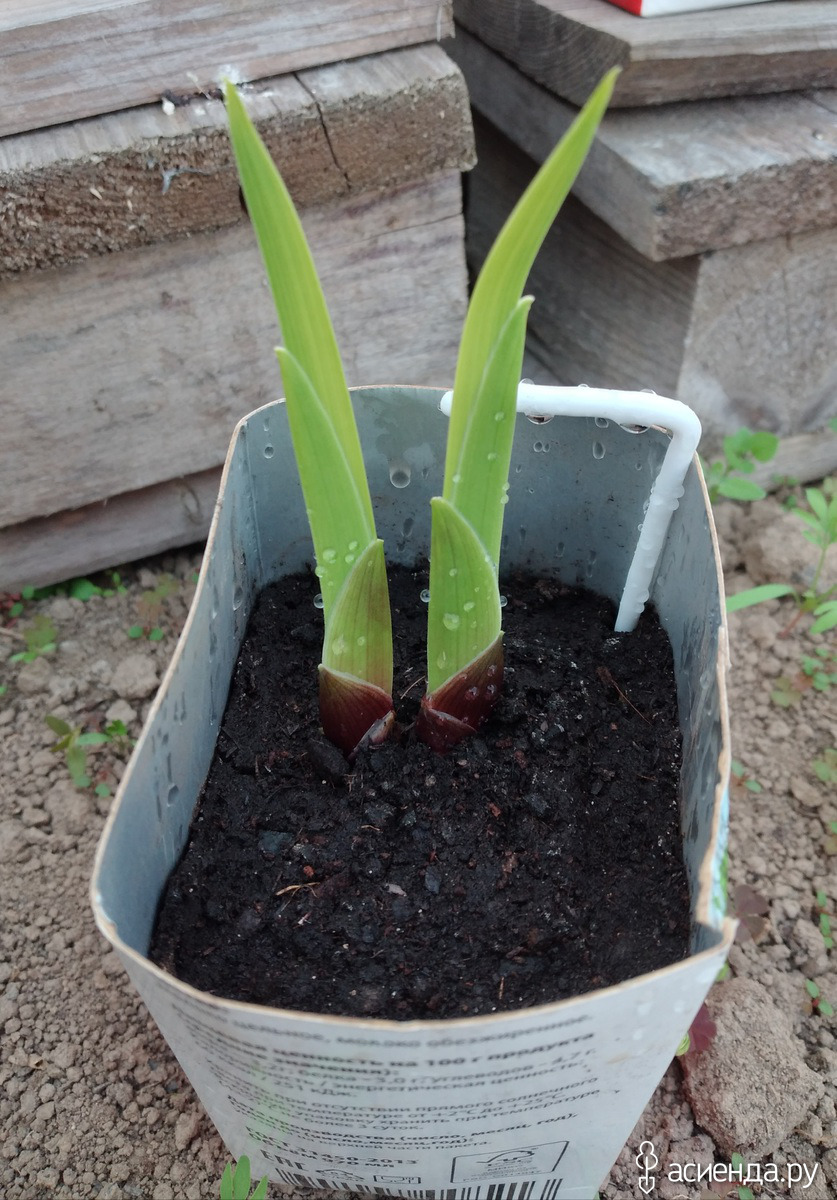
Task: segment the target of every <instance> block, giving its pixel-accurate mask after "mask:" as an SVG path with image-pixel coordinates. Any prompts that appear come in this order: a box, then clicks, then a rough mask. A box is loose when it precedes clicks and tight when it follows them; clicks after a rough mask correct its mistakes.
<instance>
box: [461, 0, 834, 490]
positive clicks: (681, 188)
mask: <svg viewBox="0 0 837 1200" xmlns="http://www.w3.org/2000/svg"><path fill="white" fill-rule="evenodd" d="M454 12H455V15H456V16H457V18H458V20H459V22H460V27H459V28H458V30H457V37H456V39H455V41H454V42H453V43H451V45H450V53H451V54H452V55H453V56H454V57H455V59H456V61H457V62H458V63H459V65H460V66H461V67H462V69H463V72H464V74H465V77H466V79H467V81H468V86H469V90H470V92H471V96H472V103H473V105H474V107H475V109H476V111H477V112H478V113H479V114H480V116H481V118H482V120H481V121H480V122H479V127H478V154H479V167H478V169H477V171H476V172H475V174H474V176H473V177H472V179H471V181H470V189H469V195H470V201H469V221H468V223H469V234H468V237H469V255H470V257H471V259H472V261H473V264H474V265H475V266H476V265H477V264H478V263H479V262H480V261H481V260H482V258H483V256H484V255H485V253H486V250H487V248H488V245H489V244H490V241H491V239H492V238H493V236H494V235H495V233H496V231H497V229H498V228H499V225H500V223H501V221H502V219H503V218H504V216H505V214H506V213H507V212H508V210H509V207H510V206H511V204H512V202H513V200H514V198H515V197H516V196H517V194H519V192H520V190H521V188H522V187H523V185H524V184H525V182H526V181H527V179H528V178H529V177H530V176H531V174H532V173H533V171H534V169H535V164H536V163H539V162H541V161H542V160H543V158H544V157H545V156H546V154H547V153H548V152H549V150H550V149H551V148H552V146H553V145H554V144H555V142H556V141H557V140H558V138H559V137H560V135H561V134H562V133H563V132H564V130H565V129H566V128H567V126H568V125H569V123H570V121H571V120H572V117H573V115H574V114H575V112H576V111H577V109H576V107H575V106H576V105H577V104H578V103H580V102H581V101H582V100H583V99H584V98H585V97H586V95H588V94H589V92H590V91H591V90H592V88H593V86H594V85H595V83H596V81H597V80H598V78H599V77H600V76H601V74H602V73H603V72H604V70H605V69H607V68H608V67H610V66H613V65H620V66H621V67H622V69H623V70H622V75H621V76H620V79H619V82H618V84H617V89H616V93H615V96H614V102H613V105H612V107H611V110H610V112H609V113H608V115H607V116H606V117H605V120H604V122H603V124H602V127H601V131H600V133H599V135H598V137H597V139H596V142H595V144H594V147H593V150H592V152H591V154H590V157H589V160H588V162H587V164H586V166H585V167H584V169H583V171H582V174H581V176H580V177H579V180H578V183H577V186H576V188H575V195H574V199H573V200H572V201H571V202H570V203H568V205H567V206H566V208H565V210H564V212H563V214H562V216H561V217H560V218H559V221H558V222H557V224H556V227H555V229H554V231H553V233H552V234H551V236H550V239H549V241H548V243H547V245H546V248H545V250H544V252H543V253H542V254H541V256H540V258H539V260H538V263H537V264H536V267H535V270H534V272H533V277H532V280H531V284H530V287H531V290H532V291H533V292H534V293H535V295H536V297H537V300H536V303H535V305H534V307H533V309H532V313H531V317H530V329H532V330H533V334H534V340H535V344H536V350H537V352H538V353H539V354H540V356H541V357H542V358H543V360H544V362H545V363H546V364H547V365H548V366H549V367H550V368H551V369H552V371H553V372H554V373H555V375H556V376H557V377H558V378H559V379H560V380H561V381H562V382H565V383H578V382H586V383H589V384H598V385H605V386H627V387H650V388H653V389H654V390H655V391H658V392H660V393H664V394H668V395H674V396H677V397H679V398H680V399H682V400H685V401H686V402H687V403H689V404H692V405H693V406H694V407H695V408H696V409H697V410H698V412H699V414H700V415H701V417H702V419H703V421H704V424H705V427H706V429H707V433H708V435H709V441H710V442H711V440H712V438H713V436H714V437H717V436H718V435H719V434H720V433H722V432H726V431H730V430H733V429H735V428H737V427H739V426H740V425H742V424H747V425H750V426H754V427H763V428H772V429H775V430H777V431H778V432H780V433H782V434H784V435H788V434H791V435H801V434H803V433H804V432H805V431H808V430H815V429H821V428H822V427H823V426H824V424H825V423H826V421H827V420H828V418H829V417H831V416H833V415H834V414H835V412H837V327H835V325H834V312H835V311H837V92H835V91H831V90H826V89H828V88H834V87H835V86H837V10H835V6H834V5H832V4H831V3H830V2H829V0H790V2H782V0H777V2H775V3H771V4H767V5H754V6H752V7H749V8H735V9H729V10H725V11H714V12H705V13H692V14H684V15H680V16H672V17H660V18H655V19H653V20H651V19H649V20H644V21H643V20H639V19H637V18H636V17H634V16H632V15H631V14H629V13H627V12H622V11H620V10H618V9H617V8H615V7H613V6H612V5H610V4H608V3H606V2H605V0H501V2H500V3H498V4H496V5H490V6H488V5H482V4H480V3H479V2H478V0H456V3H455V5H454ZM720 97H723V98H720ZM834 442H837V439H834ZM834 442H833V443H830V444H829V445H828V446H826V445H825V443H821V440H820V441H814V440H807V441H806V440H804V439H803V441H802V442H800V443H799V447H800V453H799V454H798V455H797V456H796V457H797V459H798V460H799V463H800V465H801V464H802V463H803V462H804V463H805V465H806V466H808V467H809V468H810V465H811V461H812V460H811V455H812V454H813V456H814V459H813V461H816V462H817V463H818V466H819V467H822V465H823V462H825V463H826V468H827V469H828V465H829V464H830V465H831V466H833V465H834V458H835V455H834ZM821 451H823V452H825V454H826V458H825V459H823V458H822V455H821V454H820V457H819V458H817V455H818V454H819V453H820V452H821Z"/></svg>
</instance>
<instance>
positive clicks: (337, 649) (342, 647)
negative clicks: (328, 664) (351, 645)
mask: <svg viewBox="0 0 837 1200" xmlns="http://www.w3.org/2000/svg"><path fill="white" fill-rule="evenodd" d="M347 650H348V646H347V645H346V639H345V638H344V637H343V634H342V633H341V634H340V636H339V637H336V638H335V639H334V641H333V642H332V643H331V652H332V654H333V655H334V656H335V658H339V657H340V655H341V654H345V653H346V651H347Z"/></svg>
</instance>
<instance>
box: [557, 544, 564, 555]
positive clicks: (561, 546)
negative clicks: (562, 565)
mask: <svg viewBox="0 0 837 1200" xmlns="http://www.w3.org/2000/svg"><path fill="white" fill-rule="evenodd" d="M555 556H556V558H563V557H564V543H563V542H559V543H558V545H557V546H556V547H555Z"/></svg>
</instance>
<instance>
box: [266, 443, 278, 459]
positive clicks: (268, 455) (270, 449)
mask: <svg viewBox="0 0 837 1200" xmlns="http://www.w3.org/2000/svg"><path fill="white" fill-rule="evenodd" d="M275 453H276V451H275V450H274V449H273V447H272V446H271V445H270V444H268V445H267V446H265V448H264V456H265V458H273V455H274V454H275Z"/></svg>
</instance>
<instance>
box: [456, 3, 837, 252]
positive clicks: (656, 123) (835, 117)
mask: <svg viewBox="0 0 837 1200" xmlns="http://www.w3.org/2000/svg"><path fill="white" fill-rule="evenodd" d="M767 7H770V6H769V5H768V6H767ZM625 15H626V16H628V15H629V14H625ZM631 19H632V20H636V18H631ZM449 52H450V53H451V54H452V55H453V56H454V58H455V59H456V61H457V62H458V63H459V65H460V67H461V68H462V71H463V73H464V75H465V78H466V81H467V83H468V89H469V91H470V93H471V99H472V103H473V104H474V106H475V108H476V109H477V110H478V111H479V112H481V113H482V114H483V115H484V116H486V117H488V119H489V120H490V121H491V122H492V123H493V124H495V125H496V126H497V128H498V129H500V130H501V131H502V132H503V133H505V134H506V135H507V136H509V137H511V138H512V139H513V140H514V141H515V142H516V143H517V144H518V145H519V146H520V147H521V148H522V149H523V150H525V151H526V153H527V154H529V155H530V156H531V157H533V158H534V159H536V160H537V161H539V162H542V161H543V159H544V158H545V157H546V155H547V154H548V153H549V151H550V150H551V149H552V147H553V146H554V145H555V143H556V142H557V141H558V139H559V138H560V137H561V135H562V134H563V133H564V131H565V130H566V129H567V127H568V126H569V124H570V122H571V121H572V119H573V117H574V115H575V111H576V110H575V109H574V108H573V107H572V106H571V105H569V104H567V103H566V101H563V100H559V99H558V98H557V97H556V96H553V95H552V93H551V92H548V91H547V90H546V89H545V88H542V87H540V86H539V85H538V84H536V83H533V82H532V80H531V79H529V78H528V77H527V76H525V75H524V74H523V73H522V72H520V71H518V70H516V69H515V68H514V67H513V66H511V65H510V64H509V63H507V62H505V61H504V60H503V59H502V58H501V57H500V56H499V55H498V54H495V53H494V52H493V51H491V50H489V49H488V48H487V47H486V46H484V45H483V44H482V43H481V42H479V41H478V40H477V39H475V38H473V37H470V36H469V35H468V34H466V33H462V34H460V36H458V37H457V38H456V39H455V41H454V42H452V43H450V44H449ZM835 110H837V99H836V98H835V93H834V92H832V91H826V92H817V93H808V94H805V95H780V96H752V97H743V98H738V99H730V100H706V101H695V102H694V103H692V104H673V105H668V106H666V107H665V108H660V109H644V110H641V109H637V110H633V111H632V112H621V111H617V112H610V113H608V114H607V115H606V117H605V119H604V121H603V122H602V125H601V128H600V131H599V134H598V136H597V138H596V140H595V142H594V145H593V148H592V150H591V153H590V156H589V158H588V160H587V162H586V164H585V166H584V168H583V169H582V172H581V174H580V176H579V178H578V181H577V183H576V186H575V189H574V191H575V194H576V195H577V196H578V197H579V198H580V199H581V200H583V202H584V204H585V205H586V206H587V207H588V208H590V209H591V210H592V211H593V212H594V213H596V215H597V216H599V217H601V218H602V219H603V220H605V221H607V223H608V224H609V225H610V226H612V228H613V229H615V230H617V231H618V232H619V233H620V234H621V235H622V237H623V238H625V239H626V240H627V241H628V242H630V244H631V245H632V246H634V247H635V248H636V249H637V250H639V251H640V252H641V253H642V254H643V255H645V257H646V258H650V259H653V260H655V261H658V260H663V259H668V258H674V257H685V256H688V255H693V254H697V253H700V252H702V251H704V250H714V249H719V248H721V247H725V246H734V245H740V244H742V243H745V242H749V241H756V240H760V239H764V238H774V237H780V236H782V235H784V234H788V233H799V232H802V231H806V230H813V229H828V228H830V227H832V226H834V225H837V111H835Z"/></svg>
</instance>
